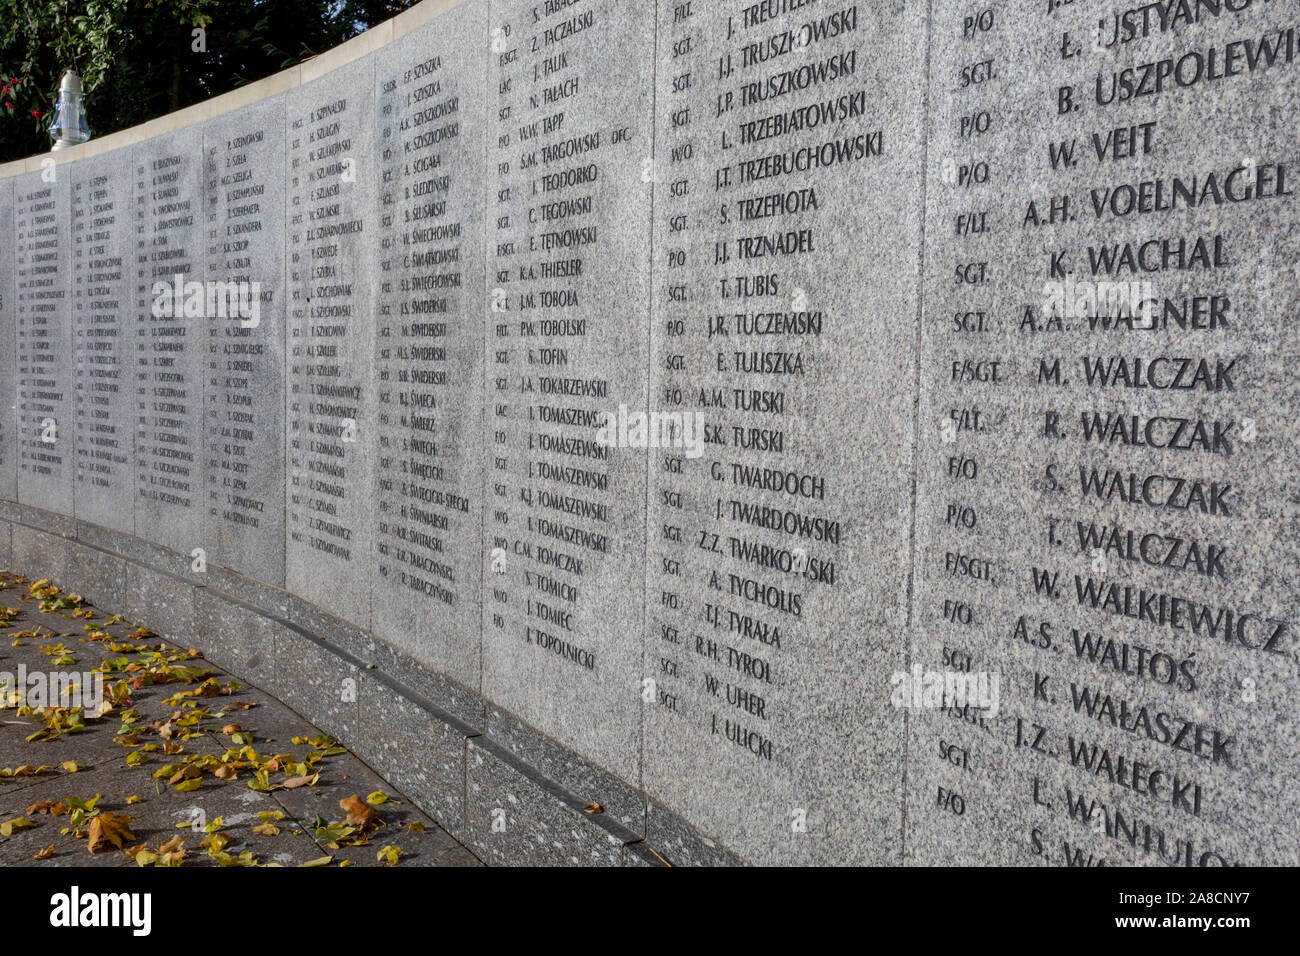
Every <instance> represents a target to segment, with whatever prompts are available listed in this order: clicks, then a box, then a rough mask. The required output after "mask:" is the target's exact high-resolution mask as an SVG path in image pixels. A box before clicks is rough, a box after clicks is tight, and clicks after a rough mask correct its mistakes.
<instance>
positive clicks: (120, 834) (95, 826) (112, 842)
mask: <svg viewBox="0 0 1300 956" xmlns="http://www.w3.org/2000/svg"><path fill="white" fill-rule="evenodd" d="M132 819H134V818H133V817H124V816H122V815H121V814H117V813H107V812H106V813H101V814H99V816H97V817H94V818H93V819H92V820H91V821H90V844H89V846H88V847H87V849H89V850H90V852H91V853H98V852H99V851H100V850H107V849H108V848H109V847H110V846H111V847H115V848H117V849H119V850H120V849H122V842H123V841H124V840H134V839H135V834H134V833H132V832H131V820H132Z"/></svg>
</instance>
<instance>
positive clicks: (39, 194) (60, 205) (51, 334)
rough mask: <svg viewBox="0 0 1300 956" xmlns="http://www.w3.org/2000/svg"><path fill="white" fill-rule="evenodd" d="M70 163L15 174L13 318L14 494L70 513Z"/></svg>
mask: <svg viewBox="0 0 1300 956" xmlns="http://www.w3.org/2000/svg"><path fill="white" fill-rule="evenodd" d="M72 169H73V164H63V165H58V166H56V165H54V164H53V163H50V164H49V165H48V166H46V167H45V168H43V169H42V170H41V171H39V172H32V173H27V174H25V175H23V176H19V177H18V178H16V179H15V180H14V211H13V222H14V237H15V242H14V287H15V302H16V308H15V314H16V316H17V319H18V328H17V332H16V342H15V352H16V354H17V359H18V372H17V374H18V429H19V431H18V435H17V438H18V443H19V446H18V500H19V501H20V502H22V503H23V504H27V505H34V506H36V507H38V508H44V509H46V510H47V511H54V512H58V513H60V514H64V515H71V514H72V513H73V511H72V479H73V468H74V466H75V460H74V455H73V447H74V428H73V412H72V409H73V397H72V395H73V393H72V387H73V369H72V323H71V307H70V306H71V303H70V295H69V288H70V279H71V274H70V273H71V269H70V266H71V251H72V243H71V242H70V238H71V219H70V208H69V207H70V205H71V203H70V196H71V192H70V189H69V187H70V184H71V179H72V175H73V173H72Z"/></svg>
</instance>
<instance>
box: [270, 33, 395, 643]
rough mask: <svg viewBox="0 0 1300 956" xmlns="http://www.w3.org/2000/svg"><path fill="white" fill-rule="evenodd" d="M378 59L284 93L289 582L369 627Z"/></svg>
mask: <svg viewBox="0 0 1300 956" xmlns="http://www.w3.org/2000/svg"><path fill="white" fill-rule="evenodd" d="M374 73H375V69H374V60H373V58H372V57H370V56H367V57H363V58H362V59H360V60H357V61H354V62H352V63H350V64H348V65H347V66H344V67H340V68H338V69H336V70H333V71H332V72H330V73H328V74H326V75H325V76H323V77H321V78H320V79H317V80H315V81H313V82H311V83H308V84H307V85H306V86H303V87H300V88H298V89H295V90H293V91H291V92H290V93H289V94H287V96H286V106H285V112H286V120H287V132H286V137H287V150H286V157H287V166H286V174H285V175H286V177H287V178H286V188H285V195H286V197H287V206H286V210H287V224H286V236H287V242H286V266H285V268H286V279H287V283H288V285H287V289H288V294H289V298H288V301H287V314H288V338H287V340H286V346H285V351H286V367H287V370H288V371H287V379H286V389H287V392H286V401H287V407H286V422H287V425H288V445H287V462H286V467H287V475H288V488H287V501H286V506H287V514H286V528H287V540H286V544H285V549H286V551H285V581H286V586H287V589H288V590H289V591H290V592H292V593H294V594H296V595H298V596H300V597H302V598H303V599H304V600H307V601H310V602H311V603H313V604H315V605H316V606H318V607H320V608H322V609H324V610H326V611H328V612H330V613H332V614H335V615H337V616H338V617H341V618H343V619H345V620H347V621H349V622H351V623H353V624H357V625H360V626H362V627H368V626H369V625H370V581H371V565H372V564H373V559H372V555H373V552H374V544H373V537H374V535H373V526H372V522H373V511H374V509H373V500H374V478H375V475H374V455H375V450H376V447H377V445H378V442H377V429H376V421H377V419H376V412H377V407H376V401H375V392H374V382H373V374H372V372H373V365H374V328H375V322H374V305H375V300H374V292H375V289H374V272H375V268H374V263H375V262H376V261H377V249H378V247H379V242H380V229H379V224H378V222H377V220H376V208H375V203H374V198H375V195H376V188H377V182H378V180H379V178H380V163H379V155H378V153H377V152H376V150H375V145H374V130H375V116H374Z"/></svg>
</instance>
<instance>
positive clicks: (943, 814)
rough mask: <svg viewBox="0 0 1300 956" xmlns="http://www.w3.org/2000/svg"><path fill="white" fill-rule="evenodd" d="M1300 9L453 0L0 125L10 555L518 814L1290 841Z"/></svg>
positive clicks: (1244, 858) (1242, 856) (579, 831)
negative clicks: (123, 114)
mask: <svg viewBox="0 0 1300 956" xmlns="http://www.w3.org/2000/svg"><path fill="white" fill-rule="evenodd" d="M1297 39H1298V37H1297V35H1296V23H1295V18H1294V17H1292V16H1290V14H1289V12H1288V11H1287V10H1286V9H1284V8H1283V6H1282V5H1279V4H1276V3H1274V4H1269V3H1265V2H1251V0H1235V2H1230V0H1224V2H1218V0H1215V2H1207V0H1203V2H1195V3H1193V2H1186V3H1170V4H1159V5H1154V4H1147V5H1140V4H1136V3H1132V2H1128V3H1115V2H1104V3H1094V4H1089V5H1086V9H1085V5H1083V4H1071V3H1069V2H1066V0H1062V2H1060V3H1047V4H1036V5H1033V6H1032V8H1031V7H1029V6H1026V5H1025V4H1011V3H1005V2H1002V0H993V2H989V0H984V2H972V3H946V2H945V3H918V2H905V0H888V2H885V0H840V2H825V0H765V2H753V0H749V2H745V0H737V2H722V0H680V2H669V0H660V2H658V3H633V2H630V0H624V2H618V0H569V2H562V0H535V2H523V0H466V2H461V3H450V2H445V0H428V2H426V3H423V4H421V5H419V6H417V7H415V8H413V9H412V10H410V11H408V12H407V13H405V14H403V15H402V16H399V17H398V18H396V19H395V20H393V21H390V22H389V23H386V24H384V25H382V26H380V27H378V28H376V29H374V30H371V31H370V32H368V33H366V34H364V35H362V36H361V37H358V38H357V39H356V40H353V41H352V42H350V43H348V44H346V45H345V46H343V47H340V48H339V49H337V50H334V51H331V52H329V53H327V54H325V55H322V56H320V57H317V58H316V59H314V60H311V61H309V62H306V63H304V64H302V65H300V66H298V67H295V68H294V69H292V70H289V71H287V72H285V73H281V74H278V75H276V76H273V77H271V78H269V79H267V80H264V81H262V82H260V83H256V84H253V85H251V86H249V87H247V88H245V89H242V90H240V91H238V92H236V93H233V94H230V95H228V96H224V97H221V98H219V99H216V100H213V101H211V102H210V103H207V104H203V105H202V106H199V107H195V108H192V109H189V110H186V111H184V112H181V113H178V114H174V115H172V116H168V117H165V118H163V119H160V120H157V121H155V122H152V123H150V124H147V125H145V126H143V127H139V128H137V129H134V130H130V131H127V132H125V133H120V134H115V135H112V136H108V137H105V138H103V139H102V140H97V141H92V142H91V143H88V144H85V145H83V146H81V147H77V148H74V149H69V150H66V151H63V152H61V153H58V154H53V155H50V156H39V157H34V158H32V159H30V160H26V161H24V162H21V163H16V164H10V165H9V166H7V167H0V235H4V236H6V237H9V238H11V239H12V243H11V248H12V249H13V255H11V256H5V257H3V259H0V354H2V355H3V356H4V360H3V362H0V390H2V392H3V395H4V396H5V400H4V401H3V402H0V407H3V409H5V411H4V414H3V416H0V566H8V567H11V568H15V569H18V570H23V571H30V572H32V573H35V574H39V575H41V576H50V577H57V578H59V579H60V580H63V581H66V582H68V583H69V584H71V585H74V586H76V587H77V588H78V589H81V590H83V591H84V592H85V593H86V594H88V595H89V596H90V597H92V598H95V599H99V600H101V601H102V602H104V603H105V604H106V605H108V606H111V607H113V608H115V609H116V608H120V609H121V610H123V611H124V612H126V613H127V614H129V615H131V616H133V617H137V618H139V619H141V620H142V621H144V622H146V623H148V624H149V626H151V627H152V628H153V629H155V630H156V631H158V632H160V633H162V634H165V635H167V636H170V637H173V638H175V639H176V640H178V641H181V642H183V643H184V644H186V645H195V646H198V647H201V648H203V649H204V651H205V653H206V654H207V656H209V657H210V658H211V659H212V660H214V661H215V662H217V663H218V664H221V665H223V666H226V667H228V668H230V669H231V670H233V671H234V672H235V673H237V674H239V675H240V676H242V677H244V678H246V679H247V680H249V681H250V682H251V683H253V684H255V685H257V686H259V687H263V688H265V689H266V690H267V691H269V692H272V693H275V694H276V695H278V696H280V697H282V698H283V699H285V700H286V701H287V702H289V703H290V704H291V705H292V706H293V707H295V708H296V709H297V710H299V711H300V712H301V713H303V714H304V715H305V716H307V717H309V718H310V719H312V720H314V721H316V722H317V723H319V724H320V725H321V726H322V727H324V728H326V729H327V730H329V731H330V732H333V733H335V734H337V735H338V736H339V737H340V738H341V739H342V740H344V741H345V742H346V743H347V744H348V745H349V746H350V747H352V748H353V749H354V750H355V751H356V752H357V753H358V754H359V755H361V756H362V757H363V758H364V759H366V760H367V761H369V762H371V763H372V764H373V765H374V766H375V767H377V768H378V769H379V770H381V771H382V772H383V773H385V774H386V775H388V777H389V778H390V779H392V780H393V782H394V783H395V784H396V785H397V786H399V787H401V788H402V789H403V790H404V791H405V792H406V793H407V794H409V795H410V796H411V797H412V798H413V799H415V800H416V801H418V802H419V803H420V804H421V806H422V807H424V809H426V810H427V811H429V812H430V813H431V814H433V815H434V816H435V817H437V819H438V820H439V821H440V822H441V823H442V824H443V825H444V826H446V827H447V829H448V830H449V831H451V832H452V833H453V834H455V835H456V836H457V837H459V838H460V839H462V840H464V841H465V842H466V843H467V844H469V845H470V846H472V847H473V848H475V850H476V851H477V852H479V853H480V854H481V855H482V856H483V857H484V858H485V859H486V860H488V861H491V862H502V863H510V862H515V863H517V862H535V863H583V864H589V863H607V864H651V865H658V864H660V863H663V862H670V863H673V864H692V863H733V862H740V863H760V864H770V863H875V864H942V863H950V862H956V863H974V864H1035V863H1042V864H1057V865H1063V864H1071V865H1098V864H1101V863H1105V864H1107V865H1117V864H1118V865H1124V864H1137V865H1148V864H1150V865H1156V864H1167V865H1179V866H1184V865H1190V866H1205V865H1210V866H1218V865H1232V864H1251V863H1263V864H1291V865H1295V864H1297V863H1300V849H1298V844H1297V840H1296V838H1295V824H1294V819H1295V813H1296V811H1297V803H1298V801H1300V789H1298V788H1297V785H1296V780H1297V779H1300V758H1298V757H1297V754H1300V744H1298V740H1300V733H1298V731H1300V728H1298V727H1297V721H1296V717H1295V713H1296V708H1295V706H1294V697H1295V693H1296V691H1297V688H1300V672H1298V660H1297V650H1296V648H1297V640H1296V634H1295V628H1296V622H1297V606H1298V602H1297V598H1298V593H1297V574H1298V571H1297V567H1298V563H1297V557H1298V556H1300V545H1298V537H1297V536H1298V533H1300V525H1298V519H1297V507H1298V505H1297V502H1298V501H1300V497H1298V495H1297V490H1296V485H1295V481H1296V475H1297V466H1298V465H1300V448H1297V440H1298V438H1300V429H1298V428H1297V424H1296V422H1297V418H1298V417H1300V416H1298V415H1297V410H1298V409H1300V405H1298V404H1297V394H1296V392H1297V382H1298V379H1297V376H1296V374H1295V368H1296V362H1297V341H1298V339H1297V335H1296V332H1295V327H1294V326H1293V325H1291V324H1290V318H1291V315H1292V310H1293V309H1294V307H1295V304H1296V302H1297V266H1296V263H1297V261H1300V259H1298V256H1297V243H1298V240H1297V235H1298V234H1300V233H1298V232H1297V230H1296V228H1295V226H1296V223H1297V204H1296V196H1295V190H1296V186H1297V182H1300V168H1298V167H1297V156H1296V143H1297V139H1296V136H1295V132H1294V130H1295V121H1296V109H1297V107H1296V103H1297V100H1298V99H1300V97H1297V90H1298V88H1300V82H1298V80H1297V76H1298V73H1300V65H1297V63H1296V58H1297V56H1300V46H1298V45H1297ZM209 42H217V40H216V38H215V37H213V38H211V39H210V41H209ZM1288 329H1289V330H1290V331H1288ZM593 804H598V805H599V806H598V807H593V806H592V805H593ZM592 810H599V812H589V811H592Z"/></svg>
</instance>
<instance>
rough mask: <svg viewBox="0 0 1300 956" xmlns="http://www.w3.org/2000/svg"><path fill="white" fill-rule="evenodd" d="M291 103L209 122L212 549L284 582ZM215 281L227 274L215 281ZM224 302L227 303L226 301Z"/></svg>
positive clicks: (225, 560) (208, 538)
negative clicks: (287, 194) (287, 170)
mask: <svg viewBox="0 0 1300 956" xmlns="http://www.w3.org/2000/svg"><path fill="white" fill-rule="evenodd" d="M284 111H285V106H284V99H283V97H276V98H275V99H272V100H269V101H266V102H263V103H259V104H257V105H256V106H251V107H246V108H245V109H242V110H239V111H238V112H236V113H233V114H230V115H228V116H224V117H221V118H219V119H216V120H211V121H209V122H208V123H207V124H205V126H204V132H203V144H204V162H205V169H204V228H205V230H206V235H207V243H206V257H207V276H208V281H209V283H213V284H214V285H213V287H212V288H213V292H214V304H215V305H216V307H217V309H216V312H217V314H215V315H213V316H212V317H211V318H210V319H209V321H208V322H207V323H206V327H205V328H203V329H201V330H200V333H201V335H202V337H203V353H204V372H205V377H206V389H205V393H204V406H205V417H206V421H205V440H206V449H205V452H206V455H205V457H206V476H207V494H206V501H205V526H204V531H205V533H204V547H205V549H206V551H207V557H208V560H209V561H211V562H213V563H215V564H218V565H221V566H223V567H227V568H231V569H233V570H235V571H239V572H241V573H242V574H245V575H248V576H250V577H253V578H256V579H257V580H259V581H262V582H264V583H266V584H271V585H275V586H277V587H279V586H283V584H284V533H285V529H284V526H285V520H284V514H285V506H284V496H285V470H284V441H285V438H284V420H285V415H284V411H285V405H284V401H285V398H284V374H285V366H284V347H285V282H284V243H285V188H284V183H285V180H284V146H285V129H284V127H285V112H284ZM216 283H224V286H217V285H215V284H216ZM223 307H224V308H223Z"/></svg>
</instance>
